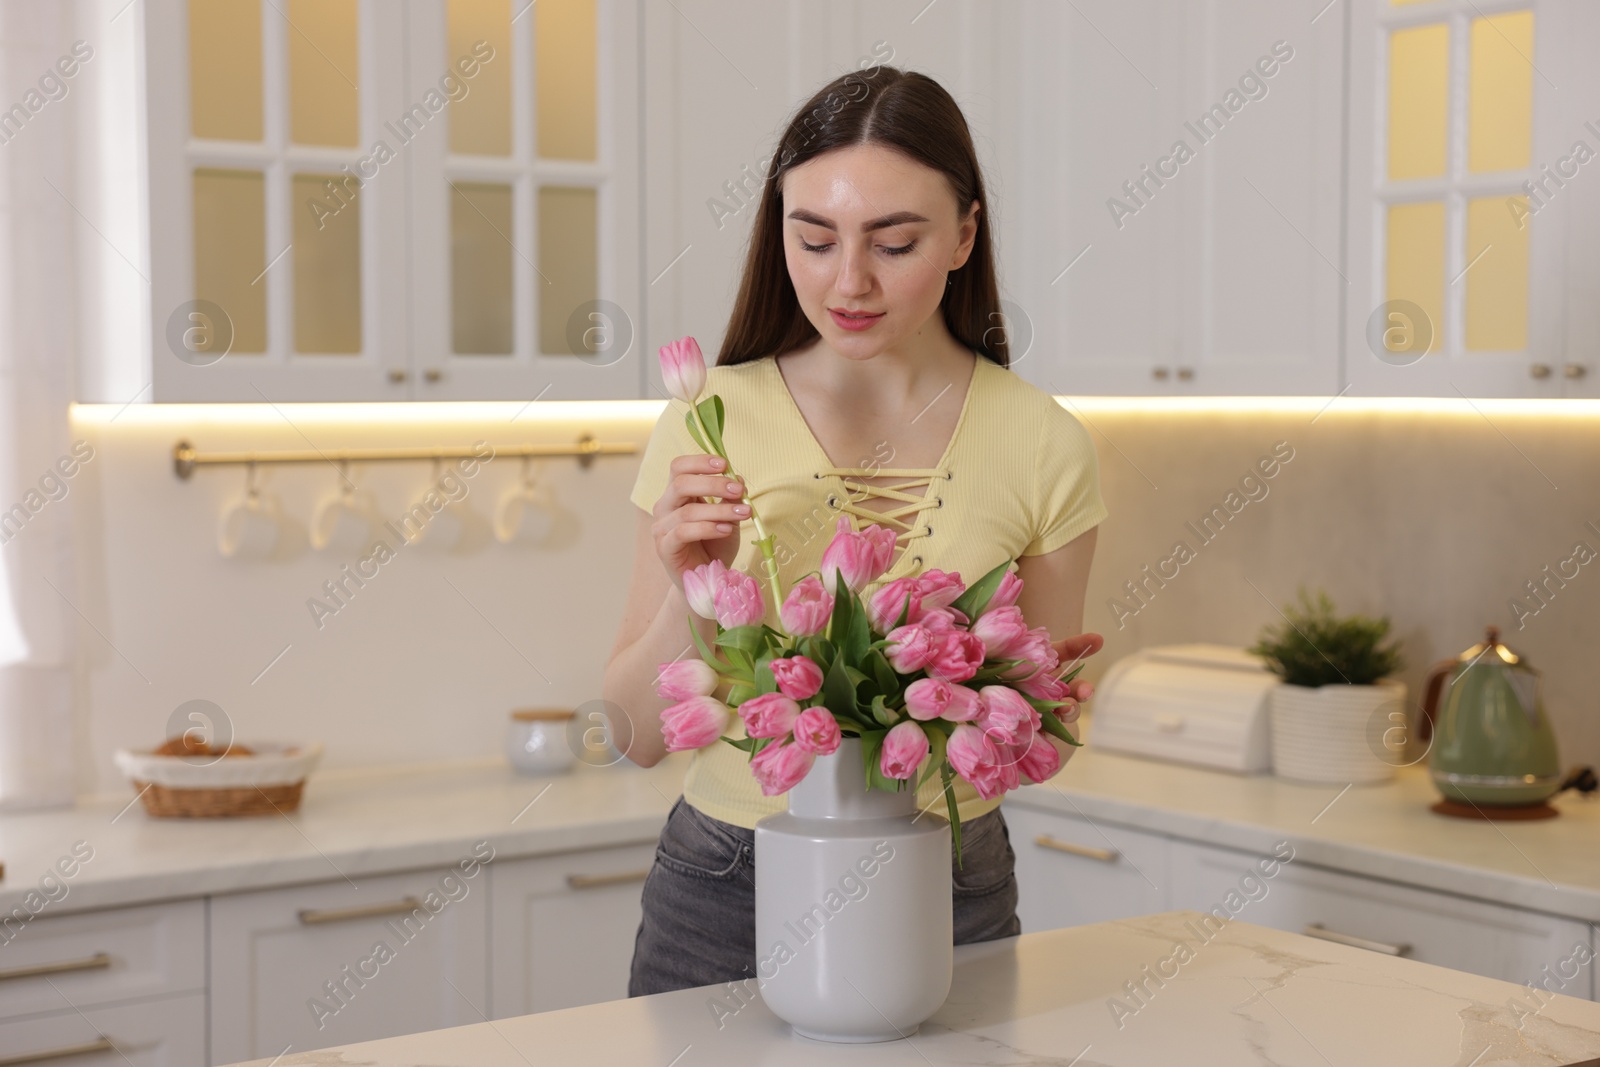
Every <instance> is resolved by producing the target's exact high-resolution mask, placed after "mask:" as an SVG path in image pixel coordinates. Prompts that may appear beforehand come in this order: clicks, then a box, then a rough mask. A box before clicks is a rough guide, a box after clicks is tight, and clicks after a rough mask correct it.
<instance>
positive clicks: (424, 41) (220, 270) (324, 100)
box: [146, 0, 642, 401]
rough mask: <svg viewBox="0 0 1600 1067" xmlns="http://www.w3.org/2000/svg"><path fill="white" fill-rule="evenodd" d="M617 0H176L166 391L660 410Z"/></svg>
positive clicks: (158, 12) (160, 218)
mask: <svg viewBox="0 0 1600 1067" xmlns="http://www.w3.org/2000/svg"><path fill="white" fill-rule="evenodd" d="M632 35H633V27H632V22H631V20H629V19H627V18H620V19H619V18H618V17H617V16H616V12H615V9H614V4H613V3H612V2H611V0H540V2H538V3H537V4H535V3H533V2H532V0H405V2H399V0H388V2H383V0H187V2H183V0H157V2H152V3H151V4H150V5H149V9H148V11H147V15H146V49H147V57H146V58H147V62H146V70H147V77H148V113H149V116H150V120H149V124H148V129H149V167H150V222H151V225H150V235H151V238H150V240H151V267H152V271H153V273H152V277H151V281H152V286H151V291H152V300H153V303H152V330H153V334H154V337H153V353H152V354H153V359H154V368H153V372H154V373H153V377H154V383H155V390H154V391H155V399H156V400H236V401H264V400H271V401H278V400H404V399H415V400H434V399H441V400H442V399H484V400H495V399H533V398H543V399H575V398H599V397H627V396H637V395H638V394H639V389H640V382H641V369H640V368H641V360H640V356H639V353H640V351H641V350H642V345H641V343H640V342H639V340H638V338H637V337H636V336H635V331H636V329H637V323H638V317H639V316H638V314H637V310H636V309H637V308H638V306H639V290H638V280H637V274H638V270H637V263H638V253H637V248H636V246H635V245H636V239H635V235H636V233H637V230H638V226H637V217H636V216H637V196H636V186H635V182H636V180H637V165H636V159H635V152H634V147H633V146H634V142H635V137H634V136H633V134H632V133H631V132H629V131H633V130H634V129H636V125H637V124H636V121H635V119H634V114H633V111H634V108H635V106H636V105H635V97H636V93H635V92H634V90H633V85H634V79H635V77H636V75H635V73H634V70H633V67H632V63H631V57H632V55H633V54H634V43H633V40H632Z"/></svg>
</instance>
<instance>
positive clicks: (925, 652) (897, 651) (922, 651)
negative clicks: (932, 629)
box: [883, 623, 936, 674]
mask: <svg viewBox="0 0 1600 1067" xmlns="http://www.w3.org/2000/svg"><path fill="white" fill-rule="evenodd" d="M884 637H886V638H888V639H889V643H888V644H887V645H885V646H884V649H883V654H884V656H885V657H886V658H887V659H888V660H889V666H891V667H893V668H894V669H895V670H896V671H898V672H899V673H901V674H915V673H916V672H917V671H920V670H922V668H923V667H925V666H926V665H927V663H928V660H929V659H930V658H931V657H932V656H933V654H934V652H935V651H936V646H935V644H934V635H932V634H930V633H929V632H928V631H927V630H924V629H923V628H922V627H921V626H918V625H916V624H915V623H912V624H910V625H907V626H899V627H896V628H895V629H893V630H890V631H889V632H888V633H886V634H884Z"/></svg>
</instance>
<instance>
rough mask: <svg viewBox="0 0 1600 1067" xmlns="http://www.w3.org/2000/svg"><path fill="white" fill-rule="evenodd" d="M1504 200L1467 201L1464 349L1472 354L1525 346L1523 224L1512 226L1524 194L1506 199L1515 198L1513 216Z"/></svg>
mask: <svg viewBox="0 0 1600 1067" xmlns="http://www.w3.org/2000/svg"><path fill="white" fill-rule="evenodd" d="M1507 199H1508V198H1507V197H1503V196H1486V197H1483V198H1481V199H1478V200H1469V201H1467V262H1468V263H1472V269H1471V270H1469V271H1467V277H1466V286H1467V348H1469V349H1471V350H1473V351H1477V352H1484V351H1487V352H1520V351H1522V350H1524V349H1526V348H1527V347H1528V226H1527V225H1523V226H1522V227H1520V228H1519V227H1518V225H1517V220H1518V219H1524V220H1525V219H1527V217H1528V198H1527V197H1525V196H1516V197H1510V198H1509V199H1511V200H1515V201H1517V202H1518V203H1517V207H1516V213H1515V214H1514V215H1513V213H1512V210H1511V208H1510V207H1509V206H1508V205H1507V203H1506V201H1507ZM1486 250H1487V251H1486ZM1480 253H1481V257H1482V258H1479V256H1480ZM1475 259H1476V260H1477V262H1476V263H1473V260H1475Z"/></svg>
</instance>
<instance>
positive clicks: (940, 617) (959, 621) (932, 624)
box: [916, 607, 967, 633]
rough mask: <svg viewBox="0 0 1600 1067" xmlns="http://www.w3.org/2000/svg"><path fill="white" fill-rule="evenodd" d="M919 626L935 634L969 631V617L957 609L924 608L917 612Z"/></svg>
mask: <svg viewBox="0 0 1600 1067" xmlns="http://www.w3.org/2000/svg"><path fill="white" fill-rule="evenodd" d="M916 621H917V625H918V626H921V627H923V628H924V629H927V630H930V631H932V632H934V633H939V632H941V631H943V630H965V629H967V617H966V616H965V615H963V614H962V613H961V612H959V611H957V610H956V609H955V608H951V607H943V608H924V609H923V610H921V611H919V612H917V620H916Z"/></svg>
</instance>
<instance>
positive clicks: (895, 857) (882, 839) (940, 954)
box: [755, 737, 954, 1042]
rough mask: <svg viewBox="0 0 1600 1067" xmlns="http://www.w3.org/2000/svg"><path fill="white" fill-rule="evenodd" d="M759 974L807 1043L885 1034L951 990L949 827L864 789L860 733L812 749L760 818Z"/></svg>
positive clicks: (913, 1021) (912, 798) (913, 806)
mask: <svg viewBox="0 0 1600 1067" xmlns="http://www.w3.org/2000/svg"><path fill="white" fill-rule="evenodd" d="M755 859H756V963H757V966H756V977H757V979H758V981H759V988H760V990H761V999H762V1000H763V1001H765V1002H766V1005H767V1007H768V1008H770V1009H771V1010H772V1013H773V1014H774V1015H776V1016H778V1018H780V1019H783V1020H784V1021H785V1022H787V1023H789V1025H790V1026H792V1027H793V1028H794V1031H795V1033H797V1034H800V1035H801V1036H803V1037H809V1038H814V1039H817V1040H822V1041H848V1042H864V1041H892V1040H895V1039H897V1038H902V1037H908V1036H910V1035H912V1034H914V1033H916V1032H917V1027H919V1026H920V1025H921V1024H922V1022H923V1021H924V1020H925V1019H927V1018H928V1017H929V1016H930V1015H932V1014H933V1013H934V1012H936V1011H938V1010H939V1008H940V1006H941V1005H943V1004H944V1001H945V998H946V997H947V996H949V994H950V979H951V974H952V970H951V968H952V964H953V962H954V957H953V954H952V942H953V940H954V936H953V925H952V924H953V919H954V914H953V910H952V902H951V898H950V824H949V823H947V822H946V821H945V820H943V819H939V818H933V817H928V818H924V819H918V818H917V798H916V793H915V791H914V790H912V789H910V788H907V789H905V790H904V791H901V792H893V793H891V792H888V791H885V790H868V789H867V787H866V782H865V776H864V772H863V770H862V765H861V739H860V738H855V737H847V738H845V739H844V740H843V741H841V742H840V743H839V748H838V750H837V751H836V752H834V753H833V754H832V755H829V756H818V757H817V760H816V762H815V763H814V764H813V765H812V768H811V770H810V772H808V773H807V774H806V776H805V777H804V778H803V779H801V780H800V782H799V784H797V785H796V786H795V787H794V788H793V789H791V790H789V810H788V811H787V812H780V813H779V814H777V815H769V816H767V817H766V818H764V819H762V820H761V821H760V822H758V823H757V824H756V831H755Z"/></svg>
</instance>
